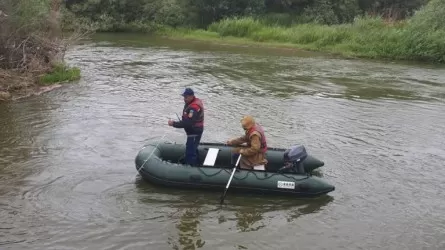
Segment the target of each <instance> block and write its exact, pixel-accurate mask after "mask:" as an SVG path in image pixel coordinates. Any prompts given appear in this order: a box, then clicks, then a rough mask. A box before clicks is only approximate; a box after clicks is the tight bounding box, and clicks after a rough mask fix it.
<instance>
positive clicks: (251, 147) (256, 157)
mask: <svg viewBox="0 0 445 250" xmlns="http://www.w3.org/2000/svg"><path fill="white" fill-rule="evenodd" d="M241 126H242V127H243V129H244V131H245V134H244V135H243V136H241V137H239V138H236V139H232V140H229V141H227V144H228V145H232V146H240V145H242V144H244V143H246V146H247V147H236V148H234V149H233V152H234V153H236V155H234V158H235V162H236V159H237V158H238V156H239V154H241V160H240V168H242V169H254V170H263V171H265V170H266V165H267V163H268V161H267V160H266V151H267V142H266V136H265V135H264V130H263V128H262V127H261V126H260V125H259V124H257V123H256V122H255V120H254V119H253V117H252V116H244V117H243V119H241Z"/></svg>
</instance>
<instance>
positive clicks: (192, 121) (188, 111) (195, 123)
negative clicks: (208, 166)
mask: <svg viewBox="0 0 445 250" xmlns="http://www.w3.org/2000/svg"><path fill="white" fill-rule="evenodd" d="M182 96H183V97H184V102H185V105H184V110H183V112H182V120H181V121H177V122H175V121H172V120H169V121H168V125H169V126H172V127H174V128H183V129H184V130H185V133H186V134H187V143H186V150H185V160H186V164H190V165H192V166H196V165H198V163H199V160H198V145H199V142H200V141H201V136H202V133H203V132H204V105H203V104H202V101H201V100H200V99H199V98H197V97H195V93H194V92H193V90H192V89H191V88H186V89H185V90H184V92H183V93H182Z"/></svg>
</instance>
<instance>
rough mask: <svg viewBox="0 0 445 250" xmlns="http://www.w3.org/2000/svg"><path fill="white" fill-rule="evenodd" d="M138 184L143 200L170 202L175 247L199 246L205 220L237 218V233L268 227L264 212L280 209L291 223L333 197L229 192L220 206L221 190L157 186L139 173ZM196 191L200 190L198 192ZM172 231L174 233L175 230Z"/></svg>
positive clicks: (222, 222) (171, 238)
mask: <svg viewBox="0 0 445 250" xmlns="http://www.w3.org/2000/svg"><path fill="white" fill-rule="evenodd" d="M135 185H136V187H137V189H138V190H139V193H140V201H141V202H143V203H145V204H147V205H150V204H159V203H164V202H165V203H168V204H169V208H170V209H171V211H169V213H168V215H167V217H168V219H169V221H172V222H174V224H175V229H176V230H173V231H171V232H170V234H172V235H170V236H169V239H168V243H169V245H170V246H171V247H172V249H199V248H202V247H203V246H204V245H205V244H206V241H205V240H204V239H203V237H202V234H201V232H202V230H203V229H202V228H201V227H200V224H201V221H202V220H207V219H208V218H212V219H214V220H215V218H217V219H216V220H217V222H218V225H221V226H222V227H224V226H225V224H229V225H231V222H232V221H234V222H235V225H236V229H237V231H238V232H254V231H258V230H260V229H262V228H267V226H268V223H269V222H270V218H264V214H267V213H275V212H280V213H283V214H285V217H286V221H287V222H292V221H293V220H297V219H298V217H300V216H302V215H306V214H313V213H317V212H318V211H320V210H321V209H323V207H325V206H327V205H328V204H329V203H330V202H332V201H333V200H334V197H332V196H330V195H325V196H321V197H318V198H302V199H288V198H285V197H271V196H263V195H258V194H250V195H249V194H243V195H240V194H233V193H231V194H230V196H231V197H230V198H229V197H228V198H227V200H226V203H227V205H225V206H222V207H221V206H218V202H219V195H220V194H219V193H217V192H214V191H210V192H208V191H204V190H203V191H194V190H178V189H172V188H168V187H163V186H157V185H153V184H150V183H147V182H146V181H144V180H143V179H142V178H141V177H140V176H138V177H137V178H136V182H135ZM196 192H199V194H197V193H196ZM175 231H176V233H175V234H173V232H175Z"/></svg>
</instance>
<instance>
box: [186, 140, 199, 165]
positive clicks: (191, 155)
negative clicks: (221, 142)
mask: <svg viewBox="0 0 445 250" xmlns="http://www.w3.org/2000/svg"><path fill="white" fill-rule="evenodd" d="M201 136H202V132H201V133H198V134H194V135H187V143H186V144H185V163H186V164H190V165H192V166H197V165H198V163H199V155H198V146H199V142H200V141H201Z"/></svg>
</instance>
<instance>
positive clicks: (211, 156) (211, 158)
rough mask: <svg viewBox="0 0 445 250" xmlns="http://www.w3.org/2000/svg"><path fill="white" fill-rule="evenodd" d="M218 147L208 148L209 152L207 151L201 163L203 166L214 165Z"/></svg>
mask: <svg viewBox="0 0 445 250" xmlns="http://www.w3.org/2000/svg"><path fill="white" fill-rule="evenodd" d="M218 153H219V149H218V148H209V152H207V155H206V159H205V160H204V163H203V164H202V165H204V166H214V165H215V162H216V157H217V156H218Z"/></svg>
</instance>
